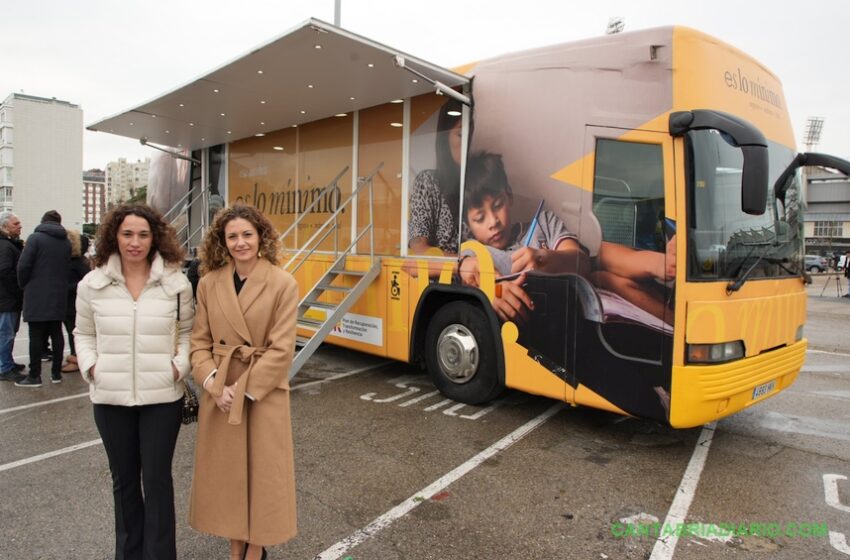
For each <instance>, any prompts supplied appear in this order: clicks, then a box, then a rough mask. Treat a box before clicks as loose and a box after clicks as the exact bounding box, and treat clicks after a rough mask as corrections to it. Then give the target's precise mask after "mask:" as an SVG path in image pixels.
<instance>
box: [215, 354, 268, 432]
mask: <svg viewBox="0 0 850 560" xmlns="http://www.w3.org/2000/svg"><path fill="white" fill-rule="evenodd" d="M266 349H267V348H266V347H265V346H248V345H244V344H240V345H234V344H218V343H213V347H212V353H213V355H215V356H221V363H220V364H219V366H218V372H216V375H215V377H214V378H213V386H212V391H210V392H211V393H212V394H213V395H215V396H216V397H220V396H221V394H222V392H224V384H225V382H226V381H227V372H228V370H229V369H230V362H231V360H233V359H237V360H239V361H240V362H242V363H244V364H248V367H247V368H246V369H245V372H244V373H243V374H242V375H240V376H239V379H237V380H236V394H235V395H234V396H233V404H232V405H231V406H230V415H229V416H228V417H227V422H228V423H229V424H233V425H237V424H241V423H242V408H243V406H244V404H245V388H246V387H247V386H248V376H249V375H250V374H251V369H252V368H253V367H254V363H255V362H256V361H257V359H258V358H259V357H260V356H262V355H263V354H265V352H266Z"/></svg>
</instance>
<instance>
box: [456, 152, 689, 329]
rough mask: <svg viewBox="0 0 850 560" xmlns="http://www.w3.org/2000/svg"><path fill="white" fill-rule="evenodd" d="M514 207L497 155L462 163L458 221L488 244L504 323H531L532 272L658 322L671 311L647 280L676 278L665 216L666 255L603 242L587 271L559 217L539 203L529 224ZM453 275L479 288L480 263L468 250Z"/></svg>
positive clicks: (660, 290)
mask: <svg viewBox="0 0 850 560" xmlns="http://www.w3.org/2000/svg"><path fill="white" fill-rule="evenodd" d="M512 205H513V194H512V190H511V186H510V184H509V183H508V179H507V175H506V173H505V167H504V164H503V163H502V158H501V156H499V155H496V154H491V153H487V152H481V153H478V154H476V155H474V156H472V157H471V158H470V160H469V162H468V164H467V174H466V184H465V188H464V213H463V217H464V219H465V220H466V222H467V224H468V226H469V230H470V232H471V233H472V236H473V237H474V238H475V240H476V241H479V242H480V243H482V244H484V245H485V246H487V250H488V251H489V252H490V255H491V256H492V257H493V266H494V268H495V270H496V273H497V274H498V275H499V276H500V277H501V280H502V281H501V282H500V283H501V290H500V291H501V294H500V295H499V296H498V297H496V299H495V300H494V302H493V309H494V310H495V312H496V314H497V315H498V316H499V318H500V319H501V320H503V321H514V322H520V323H521V322H524V321H525V320H526V319H527V318H528V312H529V310H531V309H533V308H534V307H533V306H534V304H533V302H532V300H531V298H530V297H529V296H528V294H527V293H526V292H525V290H524V289H523V288H522V285H523V284H524V283H525V280H526V278H525V273H526V272H528V271H531V270H536V271H540V272H548V273H553V274H557V273H574V274H579V275H581V276H584V277H587V278H589V279H590V280H591V282H592V283H593V284H594V285H595V286H597V287H598V288H602V289H605V290H608V291H610V292H613V293H615V294H617V295H619V296H621V297H623V298H625V299H626V300H627V301H629V302H630V303H632V304H634V305H636V306H637V307H639V308H641V309H643V310H644V311H647V312H649V313H651V314H652V315H654V316H656V317H658V318H660V319H664V318H665V316H666V315H667V314H668V313H669V308H668V305H669V303H668V298H667V297H666V294H667V292H668V290H667V289H666V287H665V286H664V285H663V284H660V283H658V282H652V281H651V280H654V279H656V278H657V279H658V281H661V282H663V281H669V280H671V279H673V278H675V275H676V253H675V248H676V241H675V223H673V222H671V221H670V220H666V219H665V224H664V226H665V227H664V229H665V230H666V234H667V243H666V251H665V252H657V251H648V250H640V249H635V248H633V247H628V246H625V245H619V244H617V243H611V242H607V241H603V242H602V244H601V246H600V249H599V254H598V255H597V258H596V267H595V270H594V271H593V272H591V263H590V258H589V257H588V254H587V251H586V250H585V248H584V247H582V246H581V245H580V244H579V242H578V238H577V236H576V235H575V234H573V233H571V232H570V231H569V230H568V229H567V227H566V225H565V224H564V222H563V221H562V220H561V219H560V218H559V217H558V216H557V215H555V214H554V213H552V212H548V211H546V210H543V205H544V202H543V201H541V202H540V205H539V206H538V207H537V212H536V213H535V215H534V218H533V219H532V220H531V222H529V223H521V222H513V221H512V219H511V207H512ZM458 275H459V276H460V279H461V282H463V283H464V284H466V285H469V286H475V287H477V286H478V285H479V269H478V262H477V260H476V258H475V256H474V255H473V253H472V252H471V251H463V252H462V253H461V255H460V261H459V265H458ZM497 281H499V278H497Z"/></svg>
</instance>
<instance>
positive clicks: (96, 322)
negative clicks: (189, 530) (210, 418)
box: [74, 204, 193, 560]
mask: <svg viewBox="0 0 850 560" xmlns="http://www.w3.org/2000/svg"><path fill="white" fill-rule="evenodd" d="M97 249H98V250H97V254H96V255H95V257H94V266H95V269H94V270H92V271H91V272H90V273H88V274H87V275H86V276H85V277H84V278H83V280H82V281H81V282H80V283H79V285H78V287H77V301H76V304H77V316H76V328H75V330H74V337H75V344H76V351H77V364H78V366H79V368H80V372H81V373H82V376H83V378H84V379H85V380H86V381H87V382H88V383H89V396H90V398H91V401H92V403H94V421H95V424H96V425H97V429H98V432H99V433H100V437H101V439H102V440H103V447H104V449H105V450H106V455H107V457H108V458H109V470H110V471H111V473H112V492H113V497H114V500H115V549H116V550H115V557H116V558H124V559H127V560H143V559H145V560H146V559H148V558H156V559H158V560H173V559H175V558H177V550H176V546H175V529H174V527H175V520H174V487H173V483H172V476H171V461H172V457H173V455H174V446H175V443H176V442H177V434H178V432H179V431H180V419H181V408H182V405H181V398H182V397H183V385H182V383H180V380H181V378H182V377H183V376H185V375H187V374H188V373H189V369H190V366H189V335H190V333H191V329H192V317H193V307H192V287H191V286H190V285H189V281H188V280H187V279H186V277H185V276H183V273H182V272H181V271H180V266H181V264H182V263H183V251H182V250H181V249H180V246H179V245H178V243H177V240H176V238H175V234H174V229H173V228H171V227H170V226H169V225H168V224H166V223H165V222H164V221H163V219H162V217H161V216H160V215H159V214H157V213H156V212H155V211H154V210H152V209H151V208H150V207H148V206H146V205H143V204H132V205H125V206H119V207H118V208H116V209H115V210H113V211H112V212H110V213H109V214H107V216H106V217H105V218H104V221H103V223H102V224H101V225H100V228H99V229H98V234H97Z"/></svg>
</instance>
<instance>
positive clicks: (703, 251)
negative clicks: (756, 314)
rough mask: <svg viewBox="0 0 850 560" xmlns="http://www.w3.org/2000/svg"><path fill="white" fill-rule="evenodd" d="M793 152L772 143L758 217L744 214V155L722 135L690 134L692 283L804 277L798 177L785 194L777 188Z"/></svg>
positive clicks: (689, 209)
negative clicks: (780, 196)
mask: <svg viewBox="0 0 850 560" xmlns="http://www.w3.org/2000/svg"><path fill="white" fill-rule="evenodd" d="M793 157H794V154H793V152H792V151H791V150H790V149H789V148H787V147H785V146H781V145H779V144H776V143H773V142H770V143H769V161H770V177H769V178H768V185H769V189H768V193H767V196H768V200H767V209H766V211H765V213H764V214H762V215H760V216H755V215H751V214H746V213H744V212H743V211H742V210H741V176H742V168H743V163H744V157H743V153H742V151H741V149H740V148H738V147H736V146H734V145H733V144H732V143H731V141H730V140H729V139H728V138H727V137H726V135H725V134H724V133H722V132H719V131H716V130H698V131H691V132H689V133H688V174H689V184H688V218H689V219H688V236H689V238H688V249H689V252H690V254H689V256H688V279H689V280H727V279H728V280H732V279H735V278H737V277H740V276H741V275H742V274H746V275H747V277H748V278H777V277H783V276H797V275H799V274H800V273H801V263H802V254H803V245H802V243H803V235H802V223H803V220H802V218H803V217H802V212H801V208H800V207H799V204H798V200H799V192H800V183H799V174H797V175H796V176H795V177H794V178H793V180H792V182H791V185H790V186H789V188H788V191H787V192H786V193H785V197H784V200H778V199H776V198H775V196H774V192H773V183H774V182H775V181H776V179H777V178H778V177H779V175H780V174H781V173H782V172H783V171H784V170H785V168H786V167H787V166H788V165H789V164H790V163H791V161H792V160H793Z"/></svg>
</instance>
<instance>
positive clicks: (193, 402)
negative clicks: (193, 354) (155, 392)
mask: <svg viewBox="0 0 850 560" xmlns="http://www.w3.org/2000/svg"><path fill="white" fill-rule="evenodd" d="M179 329H180V294H177V323H176V324H175V325H174V348H175V351H176V349H177V339H178V337H179V336H180V330H179ZM181 383H182V384H183V398H182V399H181V403H182V404H183V408H182V410H181V420H182V422H183V423H184V424H191V423H192V422H197V421H198V393H197V392H196V391H195V388H194V387H193V386H192V383H190V382H189V381H188V380H187V379H183V380H182V381H181Z"/></svg>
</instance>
